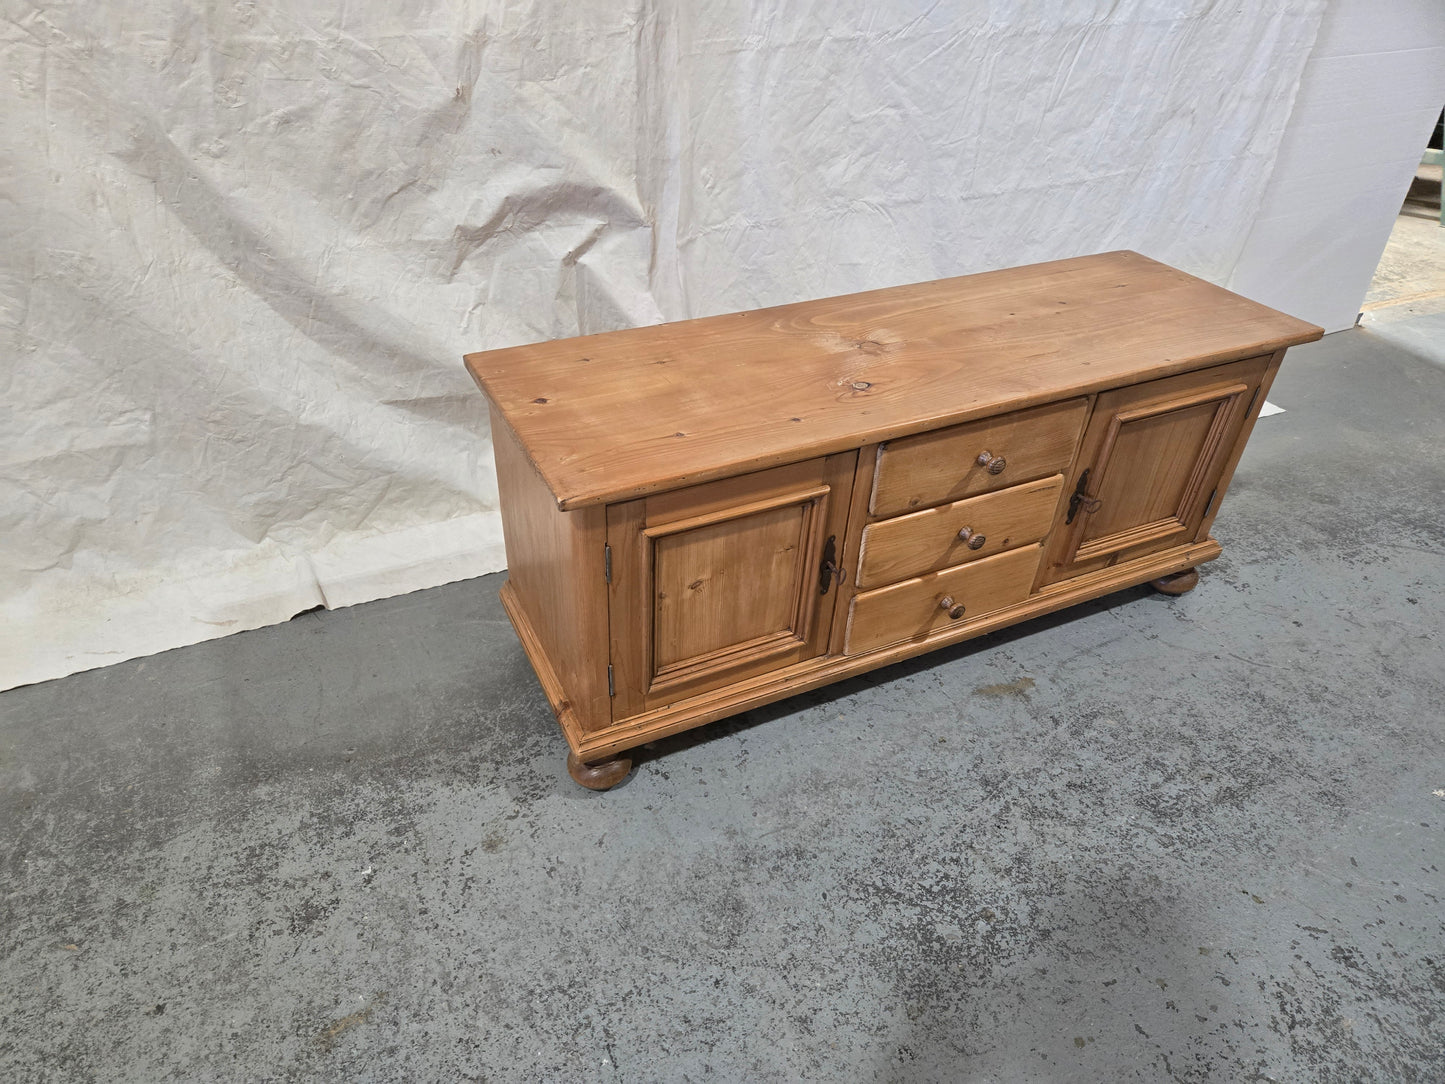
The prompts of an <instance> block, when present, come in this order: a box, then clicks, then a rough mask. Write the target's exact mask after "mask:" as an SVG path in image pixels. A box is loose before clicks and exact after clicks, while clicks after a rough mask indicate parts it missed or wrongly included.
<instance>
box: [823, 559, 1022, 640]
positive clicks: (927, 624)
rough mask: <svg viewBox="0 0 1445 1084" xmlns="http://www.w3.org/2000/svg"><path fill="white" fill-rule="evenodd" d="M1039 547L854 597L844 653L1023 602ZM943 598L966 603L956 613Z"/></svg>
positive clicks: (950, 626) (953, 626)
mask: <svg viewBox="0 0 1445 1084" xmlns="http://www.w3.org/2000/svg"><path fill="white" fill-rule="evenodd" d="M1039 552H1040V551H1039V547H1038V546H1036V545H1034V546H1025V547H1023V548H1021V549H1016V550H1009V551H1008V552H1007V553H1000V554H998V555H996V556H994V557H985V558H984V559H983V560H981V561H974V562H972V563H971V564H966V565H957V566H955V567H953V568H945V569H944V570H943V571H941V572H930V573H928V574H927V575H924V576H918V577H915V578H914V579H911V580H904V581H903V582H902V583H895V584H890V585H889V586H887V587H880V588H878V589H877V590H874V591H865V592H863V593H862V594H860V595H857V596H855V597H854V599H853V603H852V605H851V606H850V607H849V610H848V639H847V642H846V644H845V646H844V649H843V650H844V653H845V654H848V655H859V654H862V653H863V652H865V651H873V650H875V649H876V648H880V647H888V646H890V645H892V644H898V643H903V642H905V641H910V640H911V641H917V640H924V639H927V638H928V637H929V636H932V635H935V634H938V633H943V632H946V631H948V630H949V629H956V628H959V627H961V626H964V625H967V624H968V623H969V622H970V621H972V620H975V619H976V618H979V617H982V616H984V615H985V614H990V613H993V612H994V611H995V610H1001V609H1003V608H1004V607H1005V606H1011V605H1013V604H1014V603H1016V602H1022V601H1023V600H1024V599H1026V598H1028V595H1029V588H1030V587H1032V586H1033V582H1034V573H1035V572H1037V571H1038V566H1039ZM946 598H947V599H952V600H953V603H954V605H955V606H957V605H961V606H963V607H964V611H963V613H962V614H960V615H959V617H957V618H954V617H952V616H951V615H950V613H949V611H948V610H945V609H944V608H943V607H942V605H941V602H942V600H944V599H946Z"/></svg>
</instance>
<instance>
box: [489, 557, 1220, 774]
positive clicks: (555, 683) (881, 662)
mask: <svg viewBox="0 0 1445 1084" xmlns="http://www.w3.org/2000/svg"><path fill="white" fill-rule="evenodd" d="M1221 552H1222V551H1221V547H1220V545H1219V543H1218V542H1216V541H1215V540H1214V539H1212V538H1207V539H1205V540H1204V541H1203V542H1195V543H1192V544H1190V545H1187V546H1180V547H1178V548H1175V549H1171V550H1166V551H1165V552H1163V553H1154V554H1149V555H1148V556H1146V557H1138V558H1135V559H1134V560H1132V561H1127V562H1125V563H1123V564H1119V565H1115V566H1113V567H1111V568H1106V569H1100V570H1099V571H1097V572H1090V573H1086V574H1084V575H1082V576H1077V577H1075V578H1073V579H1070V580H1061V581H1059V582H1058V583H1052V584H1049V585H1048V586H1046V587H1044V588H1041V589H1040V590H1038V591H1036V592H1034V594H1032V595H1030V596H1029V598H1028V599H1027V600H1026V601H1024V602H1022V603H1019V604H1018V605H1016V606H1010V607H1008V608H1006V609H1002V610H998V611H995V612H994V613H992V614H987V615H985V616H983V617H981V618H980V619H979V620H977V621H975V622H972V623H970V624H968V625H966V626H964V627H962V628H958V629H948V630H945V631H944V632H942V633H940V634H939V635H935V636H930V637H928V638H927V639H924V640H919V641H915V642H911V643H906V644H896V645H894V646H892V647H887V648H881V649H879V650H877V651H871V652H868V653H867V654H863V655H828V656H825V657H823V658H820V659H813V660H810V661H808V662H805V663H799V664H798V665H796V666H791V667H787V668H786V669H783V670H778V671H774V672H771V673H769V674H766V675H763V676H761V677H758V678H753V679H751V680H747V681H742V682H738V683H737V684H736V685H729V686H728V687H726V688H724V689H718V690H715V691H713V692H709V693H704V694H702V695H699V696H696V697H691V698H689V699H687V700H683V701H679V702H678V703H676V704H670V705H668V706H666V707H663V708H656V709H654V710H652V711H647V712H644V713H642V714H640V715H634V716H632V717H631V718H628V719H623V720H619V721H618V722H616V723H614V724H612V725H604V726H601V727H594V728H593V729H592V730H590V731H589V730H587V729H586V727H585V725H584V721H583V720H582V719H580V718H579V717H578V715H577V712H576V710H575V708H574V707H573V705H572V702H571V701H570V700H569V699H568V697H567V695H566V692H565V690H564V689H563V688H562V684H561V682H560V680H558V678H557V674H556V671H555V670H554V669H553V667H552V665H551V663H550V662H548V660H547V658H546V655H545V654H544V653H543V651H542V648H541V643H540V642H539V641H538V639H537V637H536V635H535V633H534V632H533V630H532V626H531V625H530V623H529V622H528V620H527V617H526V613H525V612H524V611H523V609H522V608H521V605H520V602H519V600H518V599H517V597H516V592H515V591H513V590H511V584H504V585H503V587H502V605H503V606H504V607H505V608H506V611H507V616H508V617H509V618H511V620H512V624H513V626H514V627H515V628H516V630H517V636H518V639H520V640H521V642H522V648H523V650H525V651H526V653H527V658H528V659H530V660H531V663H532V666H533V668H534V669H535V670H536V671H537V678H538V680H539V681H540V682H541V685H542V691H543V692H544V693H545V694H546V696H547V700H548V702H549V703H550V704H551V706H552V711H553V713H554V714H555V715H556V716H557V721H558V723H559V724H560V725H561V727H562V733H563V734H564V735H565V736H566V738H567V744H568V745H569V746H570V747H571V750H572V752H573V753H574V754H576V756H577V758H578V759H579V760H580V761H583V762H588V763H592V762H597V761H601V760H606V759H608V758H609V757H611V756H613V755H615V754H617V753H620V752H623V751H624V750H627V749H632V748H635V747H636V746H639V745H641V744H643V743H644V742H649V741H655V740H657V739H658V738H665V737H668V736H669V735H672V734H679V733H681V732H682V731H684V730H691V729H692V728H693V727H697V726H702V725H703V724H705V723H711V722H715V721H716V720H718V719H725V718H727V717H728V716H730V715H736V714H738V713H740V712H744V711H747V710H749V709H750V708H757V707H762V706H763V705H765V704H771V703H774V702H775V701H778V700H784V699H786V698H787V697H789V696H793V695H795V694H797V693H803V692H807V691H808V690H810V689H816V688H818V687H820V686H823V685H828V684H830V683H832V682H835V681H839V680H841V679H843V678H848V677H853V676H854V675H856V674H862V673H866V672H868V671H869V670H876V669H877V668H879V667H881V666H887V665H889V664H890V663H895V662H901V661H902V660H904V659H911V658H913V657H914V656H916V655H922V654H924V653H926V652H929V651H933V650H935V649H937V648H940V647H946V646H948V645H950V644H955V643H961V642H962V641H964V640H971V639H973V638H975V637H978V636H985V635H987V634H988V633H990V632H994V631H997V630H998V629H1001V628H1006V627H1007V626H1009V625H1015V624H1018V623H1019V622H1021V621H1027V620H1029V619H1030V618H1034V617H1040V616H1042V615H1044V614H1048V613H1053V612H1054V611H1056V610H1062V609H1066V608H1067V607H1069V606H1073V605H1074V604H1076V603H1079V602H1085V601H1087V600H1089V599H1093V598H1099V597H1101V596H1103V595H1108V594H1112V593H1113V592H1115V591H1121V590H1124V589H1125V588H1128V587H1137V586H1138V585H1140V584H1144V583H1149V582H1150V581H1153V580H1158V579H1163V578H1165V577H1169V576H1172V575H1174V574H1177V573H1180V572H1184V571H1186V570H1187V569H1191V568H1194V567H1195V566H1197V565H1201V564H1205V563H1207V562H1209V561H1212V560H1214V559H1215V558H1216V557H1218V556H1219V555H1220V553H1221Z"/></svg>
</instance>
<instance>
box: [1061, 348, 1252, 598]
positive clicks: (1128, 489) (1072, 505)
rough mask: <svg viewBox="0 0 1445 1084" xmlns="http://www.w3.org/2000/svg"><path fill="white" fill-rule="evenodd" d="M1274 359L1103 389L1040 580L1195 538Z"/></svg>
mask: <svg viewBox="0 0 1445 1084" xmlns="http://www.w3.org/2000/svg"><path fill="white" fill-rule="evenodd" d="M1269 361H1270V359H1269V358H1267V357H1263V358H1251V359H1249V360H1248V361H1240V362H1233V363H1231V364H1229V365H1220V366H1215V367H1214V368H1210V369H1204V370H1201V371H1199V372H1196V373H1186V374H1184V375H1183V376H1176V377H1169V378H1167V379H1164V380H1153V381H1150V382H1148V383H1146V384H1137V385H1135V386H1134V387H1130V388H1120V389H1118V390H1116V391H1111V392H1105V393H1103V394H1101V395H1100V396H1099V398H1098V400H1097V402H1096V403H1095V406H1094V413H1093V415H1092V417H1091V418H1090V421H1089V426H1088V428H1087V429H1086V430H1085V433H1084V440H1083V444H1082V445H1081V447H1080V450H1079V457H1078V460H1077V461H1076V462H1075V464H1074V467H1073V470H1072V471H1071V472H1070V475H1069V477H1068V480H1067V481H1066V483H1065V486H1064V492H1065V494H1066V495H1067V496H1066V497H1065V498H1064V500H1063V502H1061V508H1060V513H1059V515H1060V519H1059V521H1058V522H1056V524H1055V527H1054V531H1053V533H1052V536H1051V538H1050V543H1049V550H1048V559H1047V560H1046V561H1045V563H1044V567H1043V572H1042V574H1041V576H1040V581H1039V582H1040V585H1042V584H1047V583H1053V582H1055V581H1057V580H1062V579H1067V578H1068V577H1070V576H1077V575H1079V574H1081V573H1084V572H1092V571H1095V570H1096V569H1100V568H1106V567H1108V566H1109V565H1112V564H1115V563H1118V562H1120V561H1126V560H1130V559H1132V558H1135V557H1141V556H1144V555H1145V554H1149V553H1154V552H1157V551H1159V550H1163V549H1168V548H1169V547H1171V546H1177V545H1182V544H1184V543H1188V542H1193V541H1195V539H1196V536H1197V535H1198V534H1199V533H1200V528H1201V525H1202V524H1203V522H1204V517H1205V514H1206V513H1207V512H1208V511H1209V509H1210V506H1211V505H1212V504H1214V502H1215V501H1217V500H1218V497H1219V493H1218V492H1217V491H1218V489H1219V487H1220V485H1221V479H1222V476H1223V474H1224V470H1225V466H1226V464H1228V463H1230V462H1231V461H1232V458H1233V453H1234V451H1235V447H1236V444H1237V442H1238V441H1239V439H1240V435H1241V432H1242V431H1243V428H1244V423H1245V421H1246V419H1247V418H1248V416H1249V414H1250V411H1251V410H1252V408H1253V405H1254V398H1255V395H1256V393H1257V392H1258V390H1259V386H1260V381H1261V380H1262V379H1263V378H1264V374H1265V371H1266V369H1267V368H1268V366H1269Z"/></svg>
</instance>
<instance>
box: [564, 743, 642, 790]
mask: <svg viewBox="0 0 1445 1084" xmlns="http://www.w3.org/2000/svg"><path fill="white" fill-rule="evenodd" d="M630 771H632V758H631V757H624V756H615V757H612V758H611V759H610V760H596V761H593V762H592V763H591V764H588V763H587V762H586V761H584V760H582V759H581V758H580V757H579V756H578V755H577V754H576V753H574V752H572V751H571V750H570V749H569V750H568V751H567V774H568V775H570V776H571V777H572V780H573V782H575V783H578V784H579V785H581V786H584V787H586V788H587V789H588V790H611V789H612V788H613V787H615V786H617V784H618V783H621V782H622V781H623V780H624V779H626V778H627V773H628V772H630Z"/></svg>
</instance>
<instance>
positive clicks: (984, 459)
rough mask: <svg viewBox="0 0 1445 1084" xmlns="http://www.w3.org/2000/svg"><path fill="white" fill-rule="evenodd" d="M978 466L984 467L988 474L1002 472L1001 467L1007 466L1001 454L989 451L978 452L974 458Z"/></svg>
mask: <svg viewBox="0 0 1445 1084" xmlns="http://www.w3.org/2000/svg"><path fill="white" fill-rule="evenodd" d="M975 462H977V463H978V465H979V466H980V467H983V468H985V469H986V470H987V471H988V472H989V474H1002V473H1003V469H1004V468H1005V467H1007V466H1008V460H1007V459H1005V458H1004V457H1003V456H1001V455H993V454H991V453H989V452H979V453H978V459H977V460H975Z"/></svg>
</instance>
